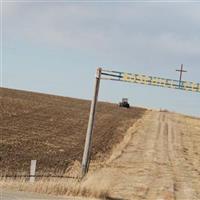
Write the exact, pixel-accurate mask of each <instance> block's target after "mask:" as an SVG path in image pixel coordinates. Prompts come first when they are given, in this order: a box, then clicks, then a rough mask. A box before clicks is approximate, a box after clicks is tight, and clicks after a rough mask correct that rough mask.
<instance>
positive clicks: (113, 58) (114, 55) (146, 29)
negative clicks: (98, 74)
mask: <svg viewBox="0 0 200 200" xmlns="http://www.w3.org/2000/svg"><path fill="white" fill-rule="evenodd" d="M121 2H122V1H121ZM121 2H118V3H116V1H107V2H106V1H103V3H101V2H100V1H96V2H94V1H76V2H75V1H59V2H58V1H48V2H47V1H32V2H31V1H25V0H24V1H9V0H6V1H4V2H3V7H2V10H3V13H1V14H2V16H3V18H2V19H3V20H2V21H3V24H1V25H2V28H3V29H2V33H3V57H2V58H3V60H2V62H3V65H2V69H3V74H2V77H3V79H2V80H1V81H2V82H3V83H2V86H3V87H9V88H17V89H23V90H32V91H38V92H44V93H51V94H57V95H63V96H71V97H77V98H84V99H91V97H92V92H93V82H94V73H95V69H96V67H98V66H100V65H103V66H104V67H105V68H108V69H113V70H119V71H126V72H133V73H143V74H147V75H154V76H161V77H166V78H172V79H178V76H179V75H178V74H177V73H176V72H175V70H176V69H177V68H180V65H181V63H183V64H184V65H185V68H186V70H188V73H186V74H184V80H189V81H195V82H200V1H192V0H191V1H187V2H186V3H183V2H181V1H180V2H179V1H176V3H173V2H172V1H171V2H170V3H166V1H165V3H164V2H161V1H159V3H158V2H156V1H141V2H140V3H138V2H136V1H135V2H133V1H132V2H131V1H126V2H125V1H124V2H123V3H121ZM177 2H178V3H177ZM122 97H128V98H129V100H130V102H131V104H132V105H137V106H145V107H151V108H167V109H169V110H172V111H177V112H182V113H186V114H192V115H197V116H200V94H199V93H191V92H184V91H178V90H172V89H163V88H157V87H147V86H142V85H135V84H127V83H116V82H108V81H103V82H102V84H101V90H100V96H99V98H100V100H103V101H110V102H116V103H118V101H120V99H121V98H122Z"/></svg>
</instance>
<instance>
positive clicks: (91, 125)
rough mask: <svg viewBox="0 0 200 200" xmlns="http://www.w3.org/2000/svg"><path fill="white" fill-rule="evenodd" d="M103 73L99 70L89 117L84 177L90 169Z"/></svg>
mask: <svg viewBox="0 0 200 200" xmlns="http://www.w3.org/2000/svg"><path fill="white" fill-rule="evenodd" d="M101 71H102V69H101V68H98V69H97V72H96V82H95V90H94V97H93V99H92V103H91V108H90V117H89V122H88V128H87V134H86V139H85V147H84V153H83V160H82V177H84V176H85V174H86V173H87V172H88V169H89V163H90V154H91V148H92V135H93V129H94V120H95V113H96V106H97V101H98V94H99V87H100V80H101Z"/></svg>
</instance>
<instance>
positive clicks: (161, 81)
mask: <svg viewBox="0 0 200 200" xmlns="http://www.w3.org/2000/svg"><path fill="white" fill-rule="evenodd" d="M181 71H182V72H183V68H181ZM182 72H181V73H182ZM101 79H104V80H113V81H124V82H129V83H137V84H144V85H150V86H158V87H165V88H172V89H179V90H186V91H192V92H200V83H194V82H188V81H182V80H181V79H180V80H179V81H178V80H172V79H165V78H160V77H154V76H146V75H140V74H132V73H125V72H118V71H110V70H105V69H102V68H98V69H97V72H96V81H95V88H94V97H93V99H92V103H91V108H90V117H89V122H88V128H87V134H86V140H85V147H84V153H83V159H82V177H84V176H85V175H86V173H87V172H88V169H89V165H90V156H91V148H92V135H93V130H94V121H95V113H96V106H97V102H98V93H99V86H100V81H101Z"/></svg>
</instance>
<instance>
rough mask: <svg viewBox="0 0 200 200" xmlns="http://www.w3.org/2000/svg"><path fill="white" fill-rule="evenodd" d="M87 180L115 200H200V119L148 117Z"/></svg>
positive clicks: (170, 115)
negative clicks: (99, 186) (103, 187)
mask: <svg viewBox="0 0 200 200" xmlns="http://www.w3.org/2000/svg"><path fill="white" fill-rule="evenodd" d="M96 167H97V166H95V165H93V170H92V172H90V174H89V175H88V177H87V179H86V180H85V181H86V182H88V183H91V185H92V184H93V185H95V183H99V184H101V185H107V186H108V187H109V189H108V193H109V196H110V197H112V198H110V199H132V200H143V199H146V200H200V119H197V118H190V117H185V116H181V115H178V114H173V113H166V112H154V111H153V112H152V111H151V112H148V113H146V115H145V116H144V117H143V119H142V120H139V121H138V122H137V123H136V124H135V125H134V126H133V127H132V128H130V129H129V131H128V133H127V135H126V138H125V140H124V141H123V142H122V143H121V144H120V145H119V146H118V147H117V148H116V149H115V151H114V152H113V155H112V156H111V158H110V159H109V160H108V161H107V162H106V163H104V164H102V166H101V168H100V169H98V168H96Z"/></svg>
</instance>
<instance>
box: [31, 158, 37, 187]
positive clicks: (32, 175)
mask: <svg viewBox="0 0 200 200" xmlns="http://www.w3.org/2000/svg"><path fill="white" fill-rule="evenodd" d="M36 163H37V160H31V167H30V183H34V182H35V171H36Z"/></svg>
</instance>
